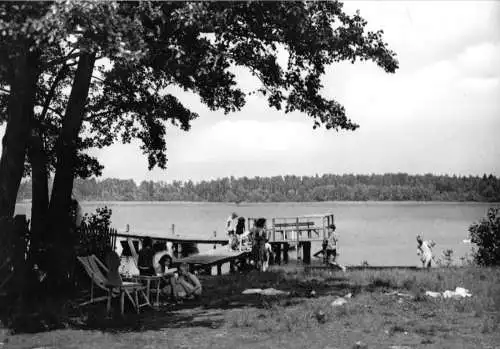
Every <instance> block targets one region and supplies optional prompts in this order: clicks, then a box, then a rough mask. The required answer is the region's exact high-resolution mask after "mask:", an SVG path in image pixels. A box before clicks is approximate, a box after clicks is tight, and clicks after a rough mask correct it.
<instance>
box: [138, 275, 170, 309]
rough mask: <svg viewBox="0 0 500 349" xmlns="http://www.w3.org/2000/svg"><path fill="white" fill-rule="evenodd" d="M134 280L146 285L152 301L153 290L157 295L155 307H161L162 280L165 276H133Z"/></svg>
mask: <svg viewBox="0 0 500 349" xmlns="http://www.w3.org/2000/svg"><path fill="white" fill-rule="evenodd" d="M132 279H133V280H134V281H136V282H141V283H143V284H146V294H147V295H148V297H149V298H150V300H151V291H152V288H153V290H154V292H155V293H156V302H155V303H154V305H155V306H159V305H160V284H161V280H162V279H163V276H156V275H151V276H146V275H133V276H132ZM155 283H156V284H155Z"/></svg>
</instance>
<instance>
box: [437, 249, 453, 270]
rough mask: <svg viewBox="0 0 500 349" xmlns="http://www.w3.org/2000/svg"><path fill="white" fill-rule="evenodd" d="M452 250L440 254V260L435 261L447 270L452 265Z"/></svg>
mask: <svg viewBox="0 0 500 349" xmlns="http://www.w3.org/2000/svg"><path fill="white" fill-rule="evenodd" d="M453 253H454V251H453V249H451V248H449V249H447V250H444V251H443V252H442V256H441V258H439V259H438V260H437V264H438V265H439V266H441V267H446V268H449V267H451V265H452V264H453Z"/></svg>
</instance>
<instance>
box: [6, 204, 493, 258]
mask: <svg viewBox="0 0 500 349" xmlns="http://www.w3.org/2000/svg"><path fill="white" fill-rule="evenodd" d="M104 205H107V206H108V207H110V208H111V209H112V210H113V214H112V216H111V219H112V222H113V226H114V227H115V228H117V229H118V230H124V229H125V226H126V224H129V225H130V230H131V232H132V233H141V234H143V233H144V234H149V235H152V236H154V235H157V236H163V235H165V234H171V226H172V224H175V232H176V233H178V234H181V235H189V236H213V232H214V231H217V235H218V236H223V232H224V224H225V222H226V219H227V217H228V216H229V215H230V214H231V212H233V211H235V212H237V213H238V215H240V216H244V217H266V218H269V219H270V218H272V217H288V216H299V215H307V214H321V213H327V212H332V213H333V214H334V215H335V223H336V225H337V232H338V233H339V247H340V251H339V252H340V257H339V260H340V262H341V263H344V264H347V265H349V264H359V263H361V262H362V261H364V260H366V261H368V263H370V264H371V265H417V264H418V262H419V260H418V257H417V255H416V243H415V235H416V234H419V233H422V234H423V236H424V238H425V239H433V240H435V241H436V243H437V246H436V247H435V252H436V254H437V255H440V254H441V251H442V250H444V249H448V248H452V249H453V250H454V251H455V256H456V258H457V259H458V257H460V256H463V255H465V254H466V253H467V252H469V250H470V247H471V245H469V244H464V243H463V242H462V240H463V239H466V238H467V235H468V233H467V229H468V227H469V225H470V224H471V223H472V222H474V221H477V220H479V219H480V218H481V217H483V216H484V215H485V213H486V211H487V209H488V207H491V206H495V207H499V206H500V204H488V203H435V202H428V203H421V202H313V203H310V202H308V203H251V204H244V203H242V204H238V205H236V204H231V203H227V204H226V203H190V202H189V203H187V202H107V203H98V202H84V203H82V207H83V210H84V212H88V213H90V212H95V209H96V208H98V207H102V206H104ZM29 210H30V205H29V204H24V203H23V204H18V205H17V207H16V213H21V214H23V213H25V214H27V215H28V216H29V213H30V212H29ZM313 249H314V252H315V251H316V250H317V249H318V246H313Z"/></svg>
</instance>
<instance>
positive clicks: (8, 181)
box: [0, 52, 39, 217]
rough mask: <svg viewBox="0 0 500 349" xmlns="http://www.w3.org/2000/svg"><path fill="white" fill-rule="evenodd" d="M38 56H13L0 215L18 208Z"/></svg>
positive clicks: (0, 181) (1, 164) (0, 171)
mask: <svg viewBox="0 0 500 349" xmlns="http://www.w3.org/2000/svg"><path fill="white" fill-rule="evenodd" d="M38 59H39V56H38V54H37V53H33V52H32V53H27V52H24V53H21V54H19V55H17V56H16V57H14V58H13V59H12V65H11V67H12V80H11V81H12V83H11V84H10V95H9V101H8V103H9V104H8V111H7V113H8V119H7V127H6V129H5V135H4V137H3V140H2V156H1V158H0V217H12V216H13V215H14V211H15V208H16V198H17V192H18V190H19V185H20V183H21V179H22V176H23V172H24V160H25V156H26V146H27V143H28V137H29V131H30V124H31V120H32V119H33V113H34V111H33V108H34V104H35V92H36V83H37V79H38Z"/></svg>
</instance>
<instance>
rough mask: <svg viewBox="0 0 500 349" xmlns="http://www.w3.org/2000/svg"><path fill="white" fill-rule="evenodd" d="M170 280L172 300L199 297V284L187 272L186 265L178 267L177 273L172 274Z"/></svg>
mask: <svg viewBox="0 0 500 349" xmlns="http://www.w3.org/2000/svg"><path fill="white" fill-rule="evenodd" d="M170 280H171V287H172V295H173V298H174V300H176V301H179V300H182V299H192V298H195V297H199V296H201V292H202V286H201V282H200V280H199V279H198V278H197V277H196V276H195V275H194V274H192V273H190V272H189V268H188V265H187V264H186V263H182V264H181V265H180V266H179V271H178V273H176V274H174V277H172V278H171V279H170Z"/></svg>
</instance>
